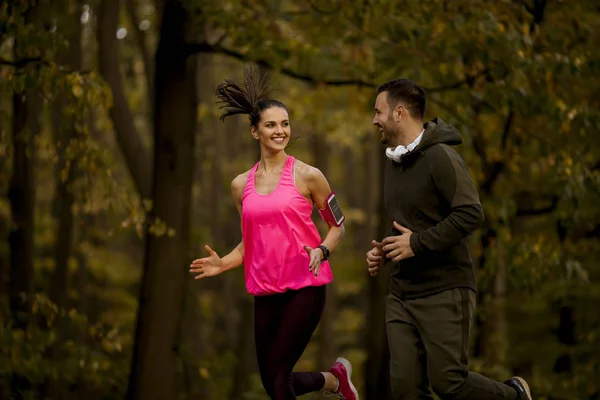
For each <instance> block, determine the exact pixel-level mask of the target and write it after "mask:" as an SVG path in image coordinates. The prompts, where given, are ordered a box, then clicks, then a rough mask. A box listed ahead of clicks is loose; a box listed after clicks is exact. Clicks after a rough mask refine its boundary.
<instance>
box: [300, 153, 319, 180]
mask: <svg viewBox="0 0 600 400" xmlns="http://www.w3.org/2000/svg"><path fill="white" fill-rule="evenodd" d="M294 168H295V170H296V173H297V175H296V176H298V177H300V178H301V179H302V180H304V181H306V182H310V181H314V180H317V179H319V178H321V177H323V173H322V172H321V170H320V169H319V168H317V167H313V166H312V165H310V164H307V163H305V162H304V161H301V160H298V159H296V164H295V166H294Z"/></svg>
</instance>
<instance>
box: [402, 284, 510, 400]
mask: <svg viewBox="0 0 600 400" xmlns="http://www.w3.org/2000/svg"><path fill="white" fill-rule="evenodd" d="M405 303H406V305H407V308H408V311H409V312H410V314H411V315H412V316H413V318H414V319H415V321H416V325H417V328H418V330H419V332H420V334H421V337H422V338H423V343H424V346H425V351H426V353H427V365H428V367H429V378H430V380H431V386H432V388H433V391H434V392H435V393H436V394H437V395H438V396H439V397H440V398H441V399H442V400H445V399H457V400H458V399H478V400H503V399H509V400H517V392H516V391H515V389H513V388H511V387H510V386H508V385H505V384H503V383H500V382H496V381H494V380H491V379H488V378H485V377H484V376H482V375H479V374H477V373H475V372H470V371H468V370H467V350H468V344H469V335H470V330H471V325H472V323H473V316H474V311H475V293H474V292H473V291H472V290H470V289H452V290H446V291H444V292H442V293H439V294H436V295H433V296H429V297H425V298H422V299H415V300H408V301H406V302H405Z"/></svg>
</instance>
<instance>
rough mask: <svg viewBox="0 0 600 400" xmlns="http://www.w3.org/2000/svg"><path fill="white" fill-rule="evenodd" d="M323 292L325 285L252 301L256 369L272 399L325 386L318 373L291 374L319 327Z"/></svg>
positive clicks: (288, 398) (280, 399)
mask: <svg viewBox="0 0 600 400" xmlns="http://www.w3.org/2000/svg"><path fill="white" fill-rule="evenodd" d="M325 293H326V287H325V286H309V287H305V288H302V289H300V290H289V291H287V292H284V293H279V294H273V295H267V296H256V297H255V298H254V299H255V300H254V330H255V341H256V355H257V359H258V368H259V370H260V377H261V379H262V383H263V386H264V388H265V390H266V391H267V393H268V395H269V396H270V397H271V399H272V400H292V399H295V398H296V396H301V395H303V394H305V393H310V392H315V391H317V390H320V389H322V388H323V386H324V385H325V378H324V377H323V375H322V374H321V373H320V372H294V373H292V370H293V369H294V366H295V365H296V363H297V362H298V360H299V359H300V356H301V355H302V353H303V352H304V350H305V349H306V346H307V345H308V342H309V341H310V338H311V336H312V334H313V332H314V331H315V329H316V328H317V325H318V324H319V320H320V319H321V314H322V313H323V308H324V306H325Z"/></svg>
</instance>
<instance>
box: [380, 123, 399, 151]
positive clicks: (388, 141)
mask: <svg viewBox="0 0 600 400" xmlns="http://www.w3.org/2000/svg"><path fill="white" fill-rule="evenodd" d="M397 136H398V132H395V131H394V130H390V129H388V128H387V127H385V126H384V127H383V131H381V143H382V144H384V145H386V146H392V143H394V140H395V139H396V137H397Z"/></svg>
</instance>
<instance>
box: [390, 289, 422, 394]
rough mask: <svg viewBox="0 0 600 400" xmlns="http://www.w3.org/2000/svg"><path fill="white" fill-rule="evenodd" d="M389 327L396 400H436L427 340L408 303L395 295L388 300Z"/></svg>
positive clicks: (391, 365) (391, 366)
mask: <svg viewBox="0 0 600 400" xmlns="http://www.w3.org/2000/svg"><path fill="white" fill-rule="evenodd" d="M386 327H387V335H388V342H389V346H390V381H391V386H392V397H393V399H394V400H413V399H419V400H433V396H432V395H431V392H430V391H429V380H428V378H427V360H426V356H425V348H424V346H423V341H422V340H421V337H420V335H419V332H418V331H417V328H416V327H415V325H414V321H413V320H412V318H411V316H410V315H409V314H408V312H407V310H406V307H405V306H404V302H403V301H402V300H400V299H399V298H398V297H396V296H394V295H393V294H389V295H388V297H387V301H386Z"/></svg>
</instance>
